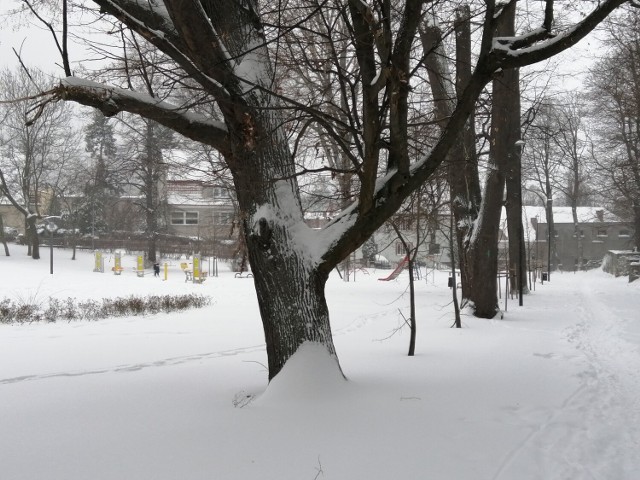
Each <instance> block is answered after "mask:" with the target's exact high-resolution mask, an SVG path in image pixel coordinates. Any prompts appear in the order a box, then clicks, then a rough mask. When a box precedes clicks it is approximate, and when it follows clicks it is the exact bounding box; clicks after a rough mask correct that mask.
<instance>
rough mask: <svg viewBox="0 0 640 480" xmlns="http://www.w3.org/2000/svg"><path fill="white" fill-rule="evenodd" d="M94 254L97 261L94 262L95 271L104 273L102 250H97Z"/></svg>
mask: <svg viewBox="0 0 640 480" xmlns="http://www.w3.org/2000/svg"><path fill="white" fill-rule="evenodd" d="M94 255H95V262H94V267H93V271H94V272H99V273H104V256H103V255H102V252H95V253H94Z"/></svg>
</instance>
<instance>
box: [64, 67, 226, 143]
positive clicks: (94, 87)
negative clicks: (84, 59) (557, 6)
mask: <svg viewBox="0 0 640 480" xmlns="http://www.w3.org/2000/svg"><path fill="white" fill-rule="evenodd" d="M52 93H53V95H54V96H55V97H56V98H58V99H62V100H71V101H74V102H77V103H80V104H82V105H87V106H90V107H94V108H97V109H98V110H100V111H101V112H102V113H103V114H104V115H105V116H112V115H115V114H117V113H119V112H122V111H125V112H130V113H135V114H138V115H141V116H142V117H145V118H148V119H150V120H154V121H156V122H158V123H160V124H161V125H164V126H166V127H169V128H171V129H173V130H175V131H176V132H178V133H180V134H182V135H184V136H185V137H188V138H190V139H192V140H195V141H198V142H202V143H204V144H207V145H210V146H212V147H214V148H216V149H218V150H220V151H221V152H224V151H225V150H226V143H227V127H226V125H225V124H224V123H222V122H219V121H215V120H212V119H210V118H208V117H206V116H204V115H200V114H198V113H195V112H190V111H188V110H187V109H185V108H183V107H179V106H176V105H173V104H172V103H169V102H167V101H164V100H158V99H157V98H153V97H151V96H150V95H147V94H145V93H140V92H134V91H131V90H124V89H121V88H117V87H112V86H108V85H104V84H101V83H97V82H93V81H90V80H85V79H80V78H77V77H67V78H64V79H62V80H61V82H60V85H59V86H58V87H56V88H54V89H53V90H52Z"/></svg>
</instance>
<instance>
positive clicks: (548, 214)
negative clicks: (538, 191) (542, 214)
mask: <svg viewBox="0 0 640 480" xmlns="http://www.w3.org/2000/svg"><path fill="white" fill-rule="evenodd" d="M551 202H552V199H551V198H549V197H547V281H548V282H550V281H551V235H555V232H552V231H551V216H552V215H553V207H552V203H551ZM554 225H555V224H554Z"/></svg>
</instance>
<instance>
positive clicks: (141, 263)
mask: <svg viewBox="0 0 640 480" xmlns="http://www.w3.org/2000/svg"><path fill="white" fill-rule="evenodd" d="M136 267H137V268H136V274H137V275H138V276H139V277H144V257H143V256H142V255H138V258H137V261H136Z"/></svg>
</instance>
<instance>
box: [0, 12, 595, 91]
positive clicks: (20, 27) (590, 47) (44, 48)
mask: <svg viewBox="0 0 640 480" xmlns="http://www.w3.org/2000/svg"><path fill="white" fill-rule="evenodd" d="M19 4H20V1H19V0H2V2H1V5H0V21H2V26H3V28H2V29H1V30H0V67H5V66H15V65H17V64H18V61H17V58H16V56H15V54H14V52H13V50H12V49H14V48H15V49H16V51H20V52H21V54H22V58H23V61H24V62H25V63H26V64H28V65H37V66H38V67H40V68H42V69H43V70H45V71H47V72H51V73H54V72H61V69H60V66H59V63H60V55H59V53H58V52H57V50H56V48H55V45H54V43H53V41H52V37H51V34H50V32H48V31H46V30H45V29H44V28H43V27H41V26H40V25H38V24H34V23H31V24H29V23H27V21H25V20H22V22H21V23H20V24H16V22H15V20H14V21H9V20H8V19H7V18H6V14H7V12H8V11H10V10H11V9H15V8H16V7H18V6H19ZM600 48H601V47H600V43H599V42H598V40H597V38H596V36H595V35H593V34H592V35H590V36H589V37H588V38H586V39H584V40H583V41H581V42H580V43H579V44H578V45H577V46H576V47H574V48H572V49H571V50H569V51H568V52H564V53H563V54H561V55H559V56H558V57H556V58H555V59H554V63H556V64H557V68H558V70H559V71H561V72H564V73H566V75H565V76H561V77H557V79H556V80H555V85H556V88H557V89H560V90H572V89H575V88H578V87H579V86H580V84H581V77H582V75H583V74H584V73H585V71H586V69H587V68H588V66H589V65H590V64H591V63H592V62H593V61H594V60H595V59H596V58H597V56H598V50H600ZM82 52H83V50H82V48H81V47H78V46H77V45H73V44H72V45H71V46H70V53H71V60H72V61H73V60H78V59H80V58H82V56H83V53H82ZM542 65H545V66H544V68H548V67H547V66H546V64H541V65H540V66H542ZM532 68H533V67H532ZM536 69H537V68H536ZM543 83H546V81H545V82H543Z"/></svg>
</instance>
